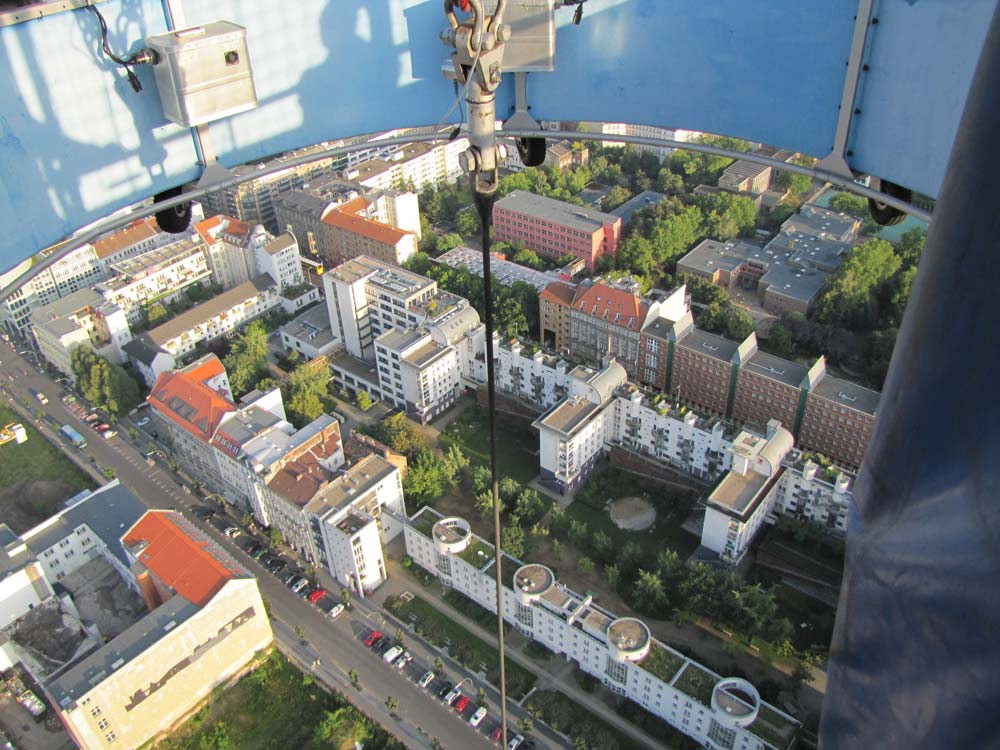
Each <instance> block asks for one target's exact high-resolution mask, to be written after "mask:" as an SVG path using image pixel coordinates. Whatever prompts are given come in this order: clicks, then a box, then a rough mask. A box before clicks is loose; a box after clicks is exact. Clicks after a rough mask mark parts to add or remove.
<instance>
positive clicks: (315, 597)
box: [308, 587, 326, 604]
mask: <svg viewBox="0 0 1000 750" xmlns="http://www.w3.org/2000/svg"><path fill="white" fill-rule="evenodd" d="M324 596H326V589H324V588H322V587H321V588H318V589H313V590H312V591H310V592H309V597H308V598H309V603H310V604H315V603H316V602H318V601H319V600H320V599H322V598H323V597H324Z"/></svg>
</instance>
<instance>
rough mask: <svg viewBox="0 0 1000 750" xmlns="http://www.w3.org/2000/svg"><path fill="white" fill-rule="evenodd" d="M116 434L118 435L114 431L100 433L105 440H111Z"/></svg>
mask: <svg viewBox="0 0 1000 750" xmlns="http://www.w3.org/2000/svg"><path fill="white" fill-rule="evenodd" d="M117 434H118V432H117V431H116V430H105V431H104V432H103V433H102V435H103V437H104V439H105V440H110V439H111V438H113V437H114V436H115V435H117Z"/></svg>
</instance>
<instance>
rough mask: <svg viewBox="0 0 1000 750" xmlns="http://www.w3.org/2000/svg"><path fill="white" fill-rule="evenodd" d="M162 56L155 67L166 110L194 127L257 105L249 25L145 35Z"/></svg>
mask: <svg viewBox="0 0 1000 750" xmlns="http://www.w3.org/2000/svg"><path fill="white" fill-rule="evenodd" d="M146 45H147V46H148V47H149V48H150V49H152V50H154V51H155V52H156V54H157V56H158V60H157V62H156V64H155V65H154V66H153V72H154V74H155V75H156V87H157V88H158V89H159V91H160V101H162V102H163V114H164V115H166V117H167V119H168V120H170V121H172V122H176V123H177V124H178V125H184V126H186V127H194V126H195V125H201V124H203V123H206V122H212V121H213V120H219V119H221V118H223V117H228V116H230V115H235V114H236V113H237V112H245V111H247V110H248V109H255V108H256V107H257V91H256V90H255V89H254V85H253V72H252V71H251V70H250V55H249V53H248V52H247V30H246V29H245V28H243V27H242V26H237V25H236V24H234V23H229V22H228V21H213V22H211V23H207V24H205V25H204V26H195V27H193V28H190V29H181V30H177V31H170V32H167V33H166V34H157V35H156V36H151V37H148V38H147V39H146Z"/></svg>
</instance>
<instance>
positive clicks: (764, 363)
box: [743, 351, 809, 388]
mask: <svg viewBox="0 0 1000 750" xmlns="http://www.w3.org/2000/svg"><path fill="white" fill-rule="evenodd" d="M743 367H744V368H745V369H747V370H749V371H750V372H752V373H754V374H755V375H762V376H763V377H765V378H770V379H771V380H777V381H778V382H779V383H784V384H785V385H791V386H794V387H796V388H798V387H799V386H801V385H802V381H803V380H804V379H805V377H806V373H808V372H809V368H808V367H803V366H802V365H800V364H798V363H797V362H790V361H789V360H787V359H781V358H780V357H775V356H774V355H773V354H768V353H767V352H761V351H758V352H756V353H755V354H754V355H753V356H752V357H750V359H749V360H748V361H747V363H746V364H744V365H743Z"/></svg>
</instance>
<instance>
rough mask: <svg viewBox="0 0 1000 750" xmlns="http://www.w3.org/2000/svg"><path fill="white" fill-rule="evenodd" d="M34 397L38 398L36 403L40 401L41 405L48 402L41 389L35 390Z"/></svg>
mask: <svg viewBox="0 0 1000 750" xmlns="http://www.w3.org/2000/svg"><path fill="white" fill-rule="evenodd" d="M35 398H36V399H38V403H40V404H41V405H42V406H45V404H47V403H49V399H48V398H47V397H46V395H45V394H44V393H42V392H41V391H35Z"/></svg>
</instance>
